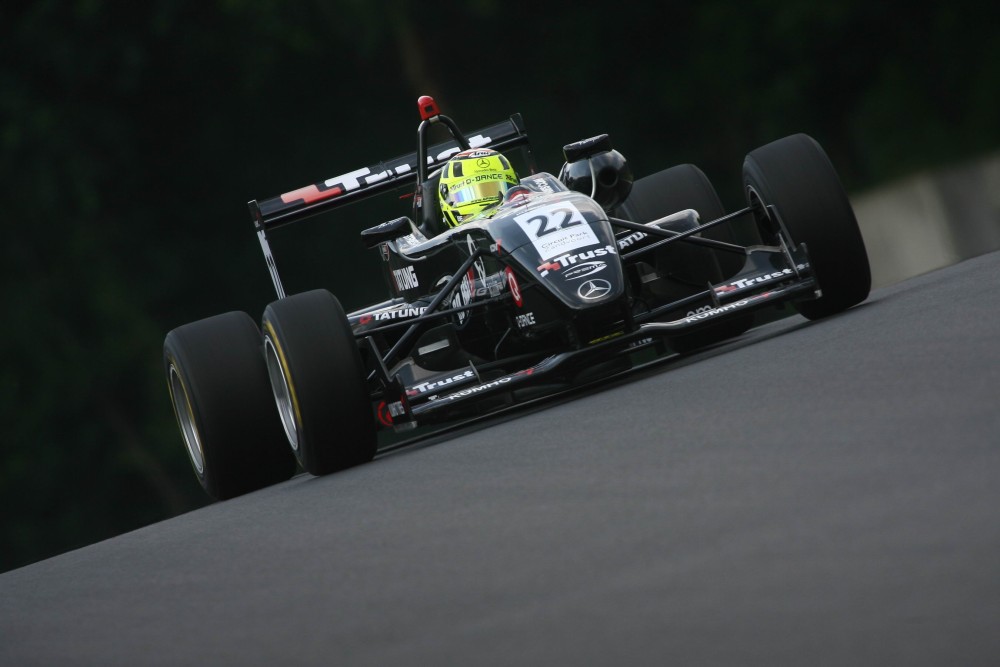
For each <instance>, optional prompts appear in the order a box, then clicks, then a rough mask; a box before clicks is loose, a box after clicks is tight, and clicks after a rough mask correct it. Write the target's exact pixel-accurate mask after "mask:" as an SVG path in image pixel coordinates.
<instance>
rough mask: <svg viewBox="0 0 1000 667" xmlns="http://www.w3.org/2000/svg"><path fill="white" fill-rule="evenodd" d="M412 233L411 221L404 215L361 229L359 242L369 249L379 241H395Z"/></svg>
mask: <svg viewBox="0 0 1000 667" xmlns="http://www.w3.org/2000/svg"><path fill="white" fill-rule="evenodd" d="M412 233H413V222H412V221H411V220H410V219H409V218H407V217H406V216H405V215H404V216H403V217H402V218H396V219H395V220H390V221H389V222H383V223H382V224H381V225H375V226H374V227H369V228H368V229H366V230H364V231H362V232H361V242H362V243H364V244H365V247H366V248H368V249H369V250H371V249H372V248H374V247H375V246H377V245H378V244H380V243H385V242H386V241H395V240H396V239H398V238H402V237H404V236H406V235H407V234H412Z"/></svg>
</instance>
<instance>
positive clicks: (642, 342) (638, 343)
mask: <svg viewBox="0 0 1000 667" xmlns="http://www.w3.org/2000/svg"><path fill="white" fill-rule="evenodd" d="M652 342H653V339H652V338H640V339H639V340H636V341H632V342H631V343H629V344H628V347H629V349H633V348H637V347H643V346H644V345H649V344H650V343H652Z"/></svg>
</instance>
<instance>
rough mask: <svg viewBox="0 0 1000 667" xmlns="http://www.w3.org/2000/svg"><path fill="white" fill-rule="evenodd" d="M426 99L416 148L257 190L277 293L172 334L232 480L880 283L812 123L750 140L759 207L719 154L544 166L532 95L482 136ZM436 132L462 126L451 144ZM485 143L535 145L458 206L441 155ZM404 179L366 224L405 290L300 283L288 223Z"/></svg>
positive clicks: (392, 278)
mask: <svg viewBox="0 0 1000 667" xmlns="http://www.w3.org/2000/svg"><path fill="white" fill-rule="evenodd" d="M418 109H419V112H420V115H421V120H420V123H419V126H418V129H417V150H416V151H415V152H413V153H409V154H406V155H403V156H402V157H398V158H395V159H393V160H388V161H383V162H379V163H376V164H374V165H372V166H369V167H366V168H362V169H357V170H354V171H350V172H348V173H345V174H343V175H340V176H337V177H334V178H331V179H326V180H324V181H321V182H318V183H314V184H312V185H308V186H306V187H303V188H300V189H298V190H294V191H291V192H288V193H285V194H282V195H280V196H278V197H273V198H270V199H265V200H262V201H259V202H258V201H257V200H254V201H251V202H249V208H250V212H251V217H252V220H253V225H254V229H255V231H256V233H257V236H258V238H259V241H260V244H261V248H262V250H263V254H264V258H265V262H266V265H267V267H268V270H269V271H270V275H271V279H272V282H273V284H274V288H275V291H276V294H277V299H276V300H275V301H273V302H272V303H270V305H268V306H267V307H266V309H265V310H264V313H263V316H262V318H261V319H260V325H259V326H258V324H257V321H256V320H254V319H253V318H251V317H250V316H249V315H248V314H246V313H244V312H229V313H224V314H221V315H217V316H214V317H210V318H207V319H203V320H199V321H196V322H192V323H190V324H186V325H183V326H180V327H178V328H176V329H174V330H172V331H171V332H170V333H168V334H167V336H166V339H165V341H164V356H163V358H164V367H165V372H166V377H167V385H168V388H169V393H170V399H171V402H172V405H173V408H174V412H175V415H176V417H177V422H178V425H179V428H180V432H181V435H182V438H183V441H184V443H185V446H186V449H187V453H188V455H189V457H190V459H191V463H192V465H193V467H194V470H195V473H196V475H197V477H198V480H199V482H200V483H201V484H202V486H203V487H204V489H205V491H206V492H207V493H208V494H209V495H210V496H211V497H212V498H215V499H225V498H231V497H234V496H237V495H240V494H243V493H247V492H249V491H253V490H255V489H259V488H262V487H264V486H267V485H270V484H274V483H277V482H280V481H283V480H286V479H288V478H290V477H291V476H292V475H293V474H295V472H296V471H297V469H298V468H299V466H301V468H302V469H303V470H305V471H306V472H308V473H310V474H312V475H326V474H329V473H332V472H335V471H338V470H342V469H345V468H348V467H351V466H355V465H358V464H361V463H365V462H367V461H370V460H372V459H373V458H374V457H375V455H376V454H377V452H378V451H379V450H380V443H381V446H384V442H385V441H386V440H387V438H386V437H385V436H383V434H389V433H396V432H404V433H406V432H408V431H409V430H411V429H414V428H416V427H423V426H435V425H438V426H441V425H447V424H454V423H456V422H460V421H461V420H464V419H469V418H476V417H480V416H482V415H484V414H490V413H493V412H496V411H497V410H506V409H510V408H511V407H516V406H518V405H519V404H520V403H522V402H523V401H526V400H536V399H537V398H538V397H539V396H541V397H544V396H548V395H551V394H553V393H558V392H561V391H566V390H567V389H572V388H574V387H578V386H580V385H582V384H586V383H593V382H597V381H600V379H601V378H604V377H608V376H609V375H615V374H620V373H623V372H627V371H628V370H629V369H632V368H635V367H636V366H638V365H641V364H643V363H647V361H648V359H650V358H662V357H665V356H668V355H674V354H686V353H690V352H691V351H693V350H697V349H700V348H703V347H705V346H709V345H713V344H717V343H719V342H721V341H724V340H727V339H729V338H732V337H735V336H739V335H741V334H742V333H744V332H745V331H747V329H748V328H750V327H751V326H753V324H754V322H755V319H754V313H755V311H758V310H759V309H762V308H765V307H771V306H775V305H776V304H790V305H791V307H793V308H794V309H795V310H796V311H797V312H798V313H800V314H801V315H803V316H805V317H806V318H809V319H818V318H823V317H826V316H829V315H833V314H835V313H838V312H841V311H843V310H845V309H847V308H850V307H851V306H854V305H856V304H858V303H860V302H862V301H864V299H865V298H867V296H868V293H869V290H870V286H871V275H870V270H869V264H868V256H867V253H866V251H865V246H864V242H863V240H862V237H861V233H860V231H859V228H858V224H857V221H856V219H855V215H854V212H853V210H852V208H851V205H850V202H849V200H848V198H847V196H846V194H845V192H844V190H843V187H842V185H841V182H840V179H839V177H838V175H837V173H836V171H835V169H834V167H833V166H832V164H831V162H830V160H829V158H828V157H827V155H826V153H825V152H824V150H823V149H822V148H821V147H820V145H819V144H818V143H817V142H816V141H815V140H813V139H812V138H811V137H809V136H807V135H805V134H795V135H791V136H787V137H784V138H782V139H778V140H777V141H774V142H772V143H769V144H766V145H764V146H762V147H760V148H757V149H756V150H753V151H751V152H750V153H748V154H747V155H746V157H745V161H744V163H743V185H744V190H745V193H746V202H747V206H746V207H745V208H742V209H740V210H737V211H733V212H730V213H727V212H726V211H725V210H724V208H723V206H722V203H721V201H720V198H719V196H718V194H717V193H716V190H715V188H714V187H713V185H712V184H711V182H710V181H709V180H708V179H707V178H706V176H705V174H704V173H703V172H702V171H701V170H700V169H699V168H698V167H696V166H694V165H691V164H682V165H677V166H673V167H670V168H667V169H664V170H662V171H659V172H657V173H653V174H649V175H646V176H643V177H641V178H634V177H633V174H632V171H631V168H630V166H629V164H628V161H627V160H626V159H625V157H624V156H623V155H622V154H621V153H620V152H619V151H618V150H616V149H615V148H614V147H613V145H612V142H611V140H610V138H609V136H608V135H606V134H603V135H598V136H595V137H591V138H588V139H584V140H581V141H577V142H575V143H572V144H569V145H566V146H564V147H563V155H564V158H565V161H564V163H563V164H562V166H561V167H560V169H559V170H558V171H557V172H556V174H554V175H553V173H551V172H547V171H539V170H538V169H537V168H536V166H535V164H534V158H533V155H532V153H531V148H530V144H529V141H528V134H527V130H526V127H525V124H524V121H523V119H522V118H521V116H520V115H519V114H513V115H511V116H510V117H509V118H508V119H506V120H504V121H502V122H499V123H495V124H493V125H490V126H487V127H485V128H483V129H481V130H478V131H477V132H474V133H468V134H466V133H463V132H462V131H461V130H460V129H459V127H458V125H457V124H456V123H455V122H454V121H453V120H452V119H451V118H450V117H448V116H446V115H444V114H442V113H441V112H440V110H439V109H438V107H437V104H436V103H435V102H434V100H433V99H431V98H430V97H427V96H424V97H421V98H420V99H419V100H418ZM431 131H435V132H438V133H443V134H444V135H445V141H443V142H442V143H438V144H435V145H430V144H429V140H428V136H429V134H430V132H431ZM477 149H483V150H485V149H491V150H494V151H499V152H501V153H503V154H506V155H514V154H517V155H518V156H519V158H518V159H519V160H521V164H522V165H523V166H522V167H521V170H520V171H519V173H521V174H523V175H522V176H521V177H520V178H519V180H518V182H517V184H516V185H515V186H514V187H511V188H510V189H508V190H507V191H506V193H505V195H504V197H503V198H502V201H499V202H498V203H497V205H496V206H492V207H490V208H488V209H487V210H484V211H483V212H482V213H481V214H479V215H475V216H472V217H471V219H469V220H467V221H464V222H463V224H461V225H457V226H448V225H445V224H444V223H443V221H442V210H441V206H440V204H439V201H438V196H437V192H438V187H439V184H440V181H441V171H442V167H443V166H444V165H445V164H446V163H447V162H448V159H449V158H450V157H452V156H453V155H455V154H456V153H459V152H461V151H465V152H468V151H475V150H477ZM400 190H405V191H408V192H409V193H411V194H412V204H411V205H410V208H409V210H408V211H407V213H408V214H407V215H403V216H400V217H395V218H393V219H391V220H388V221H387V222H382V223H381V224H375V225H372V226H370V227H368V228H366V229H364V231H362V232H361V242H362V243H363V245H364V246H365V247H366V248H368V249H369V250H370V251H371V252H372V254H373V261H376V262H379V263H380V265H381V267H382V273H383V275H384V277H385V279H386V286H387V291H388V293H387V298H386V299H385V300H384V301H382V302H380V303H376V304H373V305H371V306H368V307H365V308H361V309H359V310H355V311H352V312H345V310H344V308H343V307H342V305H341V302H340V301H339V300H338V298H337V297H336V296H335V295H334V294H333V293H331V292H330V291H328V290H327V289H323V288H320V289H313V290H310V291H304V292H298V293H295V294H286V292H285V287H284V284H283V282H282V279H281V276H280V274H279V270H278V266H277V263H276V261H275V259H274V256H273V254H272V252H271V244H270V241H269V239H270V237H271V235H272V234H273V233H275V232H276V230H278V229H280V228H282V227H284V226H287V225H291V224H294V223H296V222H299V221H301V220H305V219H307V218H310V217H312V216H315V215H319V214H322V213H329V212H334V211H339V210H342V209H343V208H344V207H345V206H346V205H348V204H351V203H352V202H355V201H358V200H360V199H365V198H368V197H373V196H376V195H382V194H385V193H397V194H398V192H399V191H400ZM738 221H739V222H740V223H741V224H743V226H744V227H743V229H744V233H743V234H742V236H743V237H744V238H742V239H739V242H738V237H740V236H741V235H740V234H737V233H736V232H735V231H734V229H735V225H736V223H737V222H738ZM747 228H749V229H750V230H751V233H750V234H749V237H750V238H749V240H747V239H746V238H745V237H746V236H747V234H746V233H745V229H747Z"/></svg>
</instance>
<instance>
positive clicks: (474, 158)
mask: <svg viewBox="0 0 1000 667" xmlns="http://www.w3.org/2000/svg"><path fill="white" fill-rule="evenodd" d="M519 183H520V181H519V180H518V178H517V174H516V173H515V172H514V168H513V167H511V166H510V162H509V161H508V160H507V158H505V157H504V156H503V155H501V154H500V153H498V152H496V151H495V150H493V149H491V148H470V149H469V150H465V151H462V152H461V153H458V154H456V155H455V156H454V157H452V158H451V159H450V160H448V162H446V163H445V165H444V167H443V168H442V169H441V184H440V186H439V187H438V200H439V201H440V203H441V212H442V214H444V222H445V224H446V225H448V226H449V227H458V226H459V225H461V224H462V223H464V222H468V221H469V219H471V218H472V217H473V216H475V215H477V214H479V213H482V212H483V211H485V210H486V209H488V208H491V207H493V206H496V205H497V204H499V203H500V202H502V201H503V198H504V195H505V194H506V193H507V191H508V190H509V189H511V188H513V187H514V186H516V185H518V184H519Z"/></svg>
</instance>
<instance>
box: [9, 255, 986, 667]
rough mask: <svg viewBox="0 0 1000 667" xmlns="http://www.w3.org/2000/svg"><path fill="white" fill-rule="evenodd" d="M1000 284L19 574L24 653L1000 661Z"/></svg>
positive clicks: (716, 357)
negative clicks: (999, 345) (999, 344)
mask: <svg viewBox="0 0 1000 667" xmlns="http://www.w3.org/2000/svg"><path fill="white" fill-rule="evenodd" d="M998 276H1000V254H996V253H994V254H990V255H985V256H982V257H979V258H975V259H972V260H968V261H966V262H964V263H962V264H958V265H956V266H953V267H949V268H947V269H944V270H941V271H938V272H935V273H931V274H927V275H924V276H920V277H917V278H914V279H911V280H909V281H907V282H905V283H901V284H899V285H896V286H893V287H890V288H886V289H882V290H878V291H876V292H874V293H873V294H872V296H871V298H870V299H869V300H868V301H867V302H866V303H865V304H863V305H861V306H859V307H857V308H854V309H852V310H851V311H849V312H846V313H843V314H841V315H838V316H836V317H833V318H830V319H828V320H825V321H822V322H815V323H808V322H806V321H805V320H804V319H802V318H800V317H797V316H796V317H793V318H789V319H786V320H782V321H780V322H776V323H772V324H769V325H766V326H764V327H763V328H760V329H757V330H755V331H753V332H751V333H750V334H747V335H746V336H744V337H742V338H740V339H739V340H737V341H734V342H732V343H728V344H726V345H723V346H719V347H716V348H714V349H712V350H709V351H706V352H703V353H700V354H698V355H695V356H693V357H689V358H687V359H684V360H678V361H675V362H672V363H668V364H666V365H664V366H662V367H660V368H658V369H656V370H655V371H652V372H644V373H642V374H641V375H639V376H638V377H634V378H632V379H630V380H628V381H624V382H615V383H611V385H610V386H608V387H606V388H604V389H602V390H599V391H591V392H588V393H586V394H585V395H582V396H578V397H575V398H573V399H572V400H565V401H558V402H556V403H554V404H550V405H546V406H545V407H543V408H538V409H532V410H530V411H528V412H527V413H525V414H519V415H518V416H516V417H514V418H504V419H501V420H495V421H493V422H491V423H489V424H487V425H483V426H480V427H476V428H471V429H468V430H466V431H464V432H461V433H455V434H450V435H448V436H446V437H440V438H436V439H433V440H430V441H427V442H424V443H422V444H419V445H415V446H411V447H406V448H402V449H400V450H397V451H394V452H392V453H390V454H388V455H385V456H381V457H380V458H378V459H376V461H375V462H374V463H372V464H370V465H366V466H363V467H361V468H358V469H355V470H350V471H347V472H344V473H340V474H336V475H333V476H330V477H326V478H313V477H309V476H306V475H300V476H298V477H296V478H294V479H292V480H291V481H289V482H287V483H285V484H281V485H278V486H276V487H272V488H270V489H265V490H263V491H260V492H257V493H254V494H251V495H249V496H245V497H243V498H239V499H236V500H232V501H229V502H225V503H216V504H213V505H211V506H208V507H206V508H203V509H200V510H198V511H195V512H191V513H189V514H185V515H183V516H180V517H176V518H173V519H171V520H168V521H164V522H161V523H158V524H155V525H151V526H148V527H146V528H143V529H141V530H137V531H135V532H132V533H128V534H125V535H122V536H119V537H116V538H114V539H111V540H108V541H105V542H102V543H99V544H95V545H91V546H89V547H86V548H83V549H80V550H77V551H73V552H70V553H67V554H63V555H61V556H58V557H55V558H51V559H49V560H46V561H42V562H40V563H36V564H33V565H30V566H27V567H24V568H20V569H17V570H13V571H11V572H7V573H4V574H2V575H0V664H2V665H130V666H133V665H189V664H206V665H331V664H338V665H514V664H517V665H542V664H545V665H625V664H627V665H667V664H674V665H907V666H912V665H996V664H1000V349H998V346H997V342H998V340H1000V277H998ZM178 446H180V444H179V443H178Z"/></svg>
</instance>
